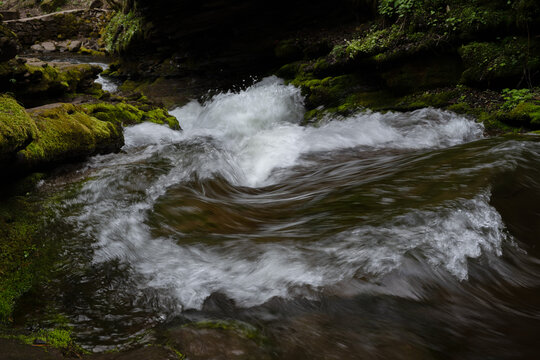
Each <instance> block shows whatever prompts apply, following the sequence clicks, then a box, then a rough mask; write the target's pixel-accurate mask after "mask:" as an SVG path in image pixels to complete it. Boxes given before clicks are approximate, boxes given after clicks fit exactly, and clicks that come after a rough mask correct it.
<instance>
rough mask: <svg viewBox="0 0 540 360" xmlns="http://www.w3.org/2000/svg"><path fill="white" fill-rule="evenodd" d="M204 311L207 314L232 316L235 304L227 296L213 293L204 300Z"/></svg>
mask: <svg viewBox="0 0 540 360" xmlns="http://www.w3.org/2000/svg"><path fill="white" fill-rule="evenodd" d="M202 310H203V311H204V312H207V313H221V314H232V313H234V310H235V303H234V300H232V299H230V298H228V297H227V296H226V295H225V294H222V293H212V294H211V295H210V296H209V297H208V298H206V300H204V304H203V308H202Z"/></svg>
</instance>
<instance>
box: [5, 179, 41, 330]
mask: <svg viewBox="0 0 540 360" xmlns="http://www.w3.org/2000/svg"><path fill="white" fill-rule="evenodd" d="M33 180H36V179H35V178H34V179H33ZM8 188H9V190H8ZM3 189H4V190H5V193H4V194H2V196H3V197H2V199H1V200H0V323H2V322H7V321H9V319H10V315H11V312H12V311H13V307H14V305H15V302H16V300H17V299H18V298H19V297H20V296H21V295H22V294H24V293H25V292H26V291H28V290H29V289H30V287H31V286H32V284H33V283H34V282H35V281H37V280H39V279H40V278H41V277H42V276H45V274H46V268H47V266H48V265H47V264H49V260H48V256H49V254H48V250H47V248H46V247H44V246H43V239H44V237H43V236H41V230H42V226H41V224H42V222H41V221H40V219H41V218H42V216H43V215H44V213H45V212H44V211H43V209H42V208H41V207H39V206H37V205H36V204H35V203H33V202H31V201H29V198H28V197H26V196H25V197H23V196H13V195H12V194H13V193H17V192H18V191H20V190H23V191H25V190H31V189H16V188H14V187H9V186H8V185H6V184H4V185H3ZM8 192H9V193H10V194H7V193H8ZM6 194H7V195H11V197H8V198H6V197H4V196H6Z"/></svg>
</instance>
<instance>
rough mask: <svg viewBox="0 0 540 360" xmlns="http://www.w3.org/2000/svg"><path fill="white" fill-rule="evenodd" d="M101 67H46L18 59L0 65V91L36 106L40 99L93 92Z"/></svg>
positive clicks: (57, 64) (55, 65) (71, 65)
mask: <svg viewBox="0 0 540 360" xmlns="http://www.w3.org/2000/svg"><path fill="white" fill-rule="evenodd" d="M100 72H101V67H99V66H97V65H90V64H69V63H46V62H43V61H40V60H38V59H29V60H28V62H26V63H25V62H24V61H22V60H19V59H12V60H10V61H7V62H4V63H0V91H5V92H11V93H14V94H15V96H16V98H17V99H19V100H21V101H23V102H26V100H29V101H31V102H35V101H36V100H37V99H39V98H47V97H54V96H61V95H64V94H69V93H85V92H88V91H90V92H92V91H93V89H94V87H95V84H94V80H95V79H96V78H97V76H98V74H99V73H100Z"/></svg>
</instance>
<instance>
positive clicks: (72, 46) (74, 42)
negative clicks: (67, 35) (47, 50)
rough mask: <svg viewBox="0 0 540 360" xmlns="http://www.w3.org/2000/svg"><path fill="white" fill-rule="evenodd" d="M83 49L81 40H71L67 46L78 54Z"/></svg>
mask: <svg viewBox="0 0 540 360" xmlns="http://www.w3.org/2000/svg"><path fill="white" fill-rule="evenodd" d="M80 48H81V41H80V40H71V41H70V42H69V44H68V45H67V49H68V50H69V51H71V52H77V51H79V49H80Z"/></svg>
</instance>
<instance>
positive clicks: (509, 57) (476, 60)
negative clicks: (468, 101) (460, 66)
mask: <svg viewBox="0 0 540 360" xmlns="http://www.w3.org/2000/svg"><path fill="white" fill-rule="evenodd" d="M460 54H461V57H462V59H463V62H464V64H465V66H466V70H465V71H464V72H463V75H462V78H461V82H462V83H465V84H469V85H476V86H477V85H488V86H506V85H511V86H515V85H516V84H517V83H518V82H520V80H522V79H523V76H524V74H526V73H527V72H529V73H530V72H534V71H537V70H539V69H540V56H539V54H540V52H539V51H538V45H537V44H533V47H532V48H530V47H529V41H528V40H527V39H526V38H506V39H504V40H502V41H501V42H473V43H470V44H467V45H465V46H462V47H461V49H460Z"/></svg>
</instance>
